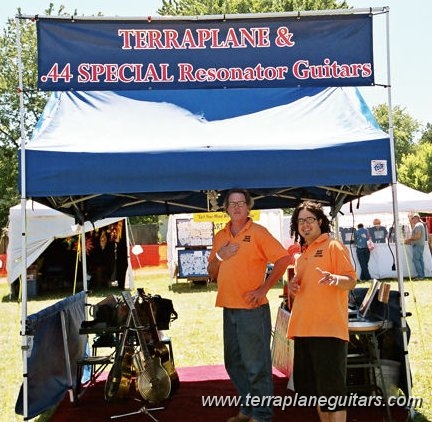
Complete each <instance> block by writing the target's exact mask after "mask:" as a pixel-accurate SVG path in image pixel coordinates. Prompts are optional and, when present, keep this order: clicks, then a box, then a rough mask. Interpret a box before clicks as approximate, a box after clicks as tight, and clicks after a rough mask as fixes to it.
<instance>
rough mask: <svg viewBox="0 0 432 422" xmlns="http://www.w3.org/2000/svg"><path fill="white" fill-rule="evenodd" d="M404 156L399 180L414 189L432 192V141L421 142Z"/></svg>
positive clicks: (399, 171)
mask: <svg viewBox="0 0 432 422" xmlns="http://www.w3.org/2000/svg"><path fill="white" fill-rule="evenodd" d="M411 151H412V152H410V153H409V154H406V155H404V156H403V157H402V160H401V164H400V165H399V167H398V180H399V181H400V182H401V183H403V184H404V185H408V186H410V187H411V188H413V189H417V190H419V191H422V192H425V193H429V192H432V143H431V142H424V143H419V144H418V145H416V146H415V147H414V148H412V150H411Z"/></svg>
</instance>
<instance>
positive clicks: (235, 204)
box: [228, 201, 246, 208]
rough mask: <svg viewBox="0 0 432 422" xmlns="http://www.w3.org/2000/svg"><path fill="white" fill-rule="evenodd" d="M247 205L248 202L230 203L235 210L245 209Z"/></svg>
mask: <svg viewBox="0 0 432 422" xmlns="http://www.w3.org/2000/svg"><path fill="white" fill-rule="evenodd" d="M245 205H246V201H236V202H234V201H230V202H228V206H230V207H233V208H235V207H240V208H243V207H244V206H245Z"/></svg>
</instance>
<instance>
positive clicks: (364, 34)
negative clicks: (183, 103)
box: [37, 14, 374, 91]
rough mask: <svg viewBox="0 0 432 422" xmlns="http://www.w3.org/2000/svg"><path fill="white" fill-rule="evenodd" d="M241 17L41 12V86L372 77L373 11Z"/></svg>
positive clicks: (357, 82)
mask: <svg viewBox="0 0 432 422" xmlns="http://www.w3.org/2000/svg"><path fill="white" fill-rule="evenodd" d="M238 16H239V17H238V18H231V19H213V20H212V19H208V20H206V19H204V18H203V19H198V20H197V19H193V20H192V19H188V18H187V17H185V18H184V19H177V20H138V19H137V20H136V21H134V20H114V19H113V20H103V19H101V20H95V19H87V20H86V19H85V18H74V19H58V18H57V19H49V18H48V17H45V18H44V17H38V20H37V34H38V71H39V76H38V87H39V89H41V90H45V91H53V90H54V91H60V90H81V91H84V90H85V91H89V90H129V89H134V90H137V89H190V88H251V87H259V88H273V87H286V86H291V87H292V86H295V87H298V86H363V85H372V84H373V83H374V72H373V48H372V45H373V42H372V17H371V16H369V14H352V15H339V16H335V15H332V16H321V15H320V16H299V17H293V16H288V17H287V16H280V17H273V18H263V17H259V18H258V17H257V18H249V19H246V18H244V17H243V18H242V17H241V15H238Z"/></svg>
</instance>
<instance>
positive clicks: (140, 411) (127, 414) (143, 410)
mask: <svg viewBox="0 0 432 422" xmlns="http://www.w3.org/2000/svg"><path fill="white" fill-rule="evenodd" d="M163 409H165V407H154V408H153V409H147V408H146V407H145V406H142V407H141V408H140V409H139V410H137V411H136V412H130V413H124V414H123V415H115V416H111V419H117V418H123V417H125V416H132V415H138V414H139V413H144V414H146V415H147V416H148V417H149V418H150V419H151V420H152V421H153V422H159V421H158V420H157V419H156V418H155V417H154V416H153V415H152V414H151V413H150V412H152V411H153V410H163Z"/></svg>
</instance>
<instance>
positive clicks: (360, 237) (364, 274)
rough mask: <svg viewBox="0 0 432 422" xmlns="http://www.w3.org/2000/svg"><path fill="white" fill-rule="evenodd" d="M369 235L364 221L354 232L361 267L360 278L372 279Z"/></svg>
mask: <svg viewBox="0 0 432 422" xmlns="http://www.w3.org/2000/svg"><path fill="white" fill-rule="evenodd" d="M369 237H370V236H369V231H368V230H367V229H365V228H364V225H363V224H362V223H359V224H358V225H357V230H356V231H355V232H354V242H355V245H356V253H357V258H358V261H359V264H360V268H361V273H360V280H370V279H371V276H370V273H369V258H370V251H369V248H368V245H367V241H368V239H369Z"/></svg>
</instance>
